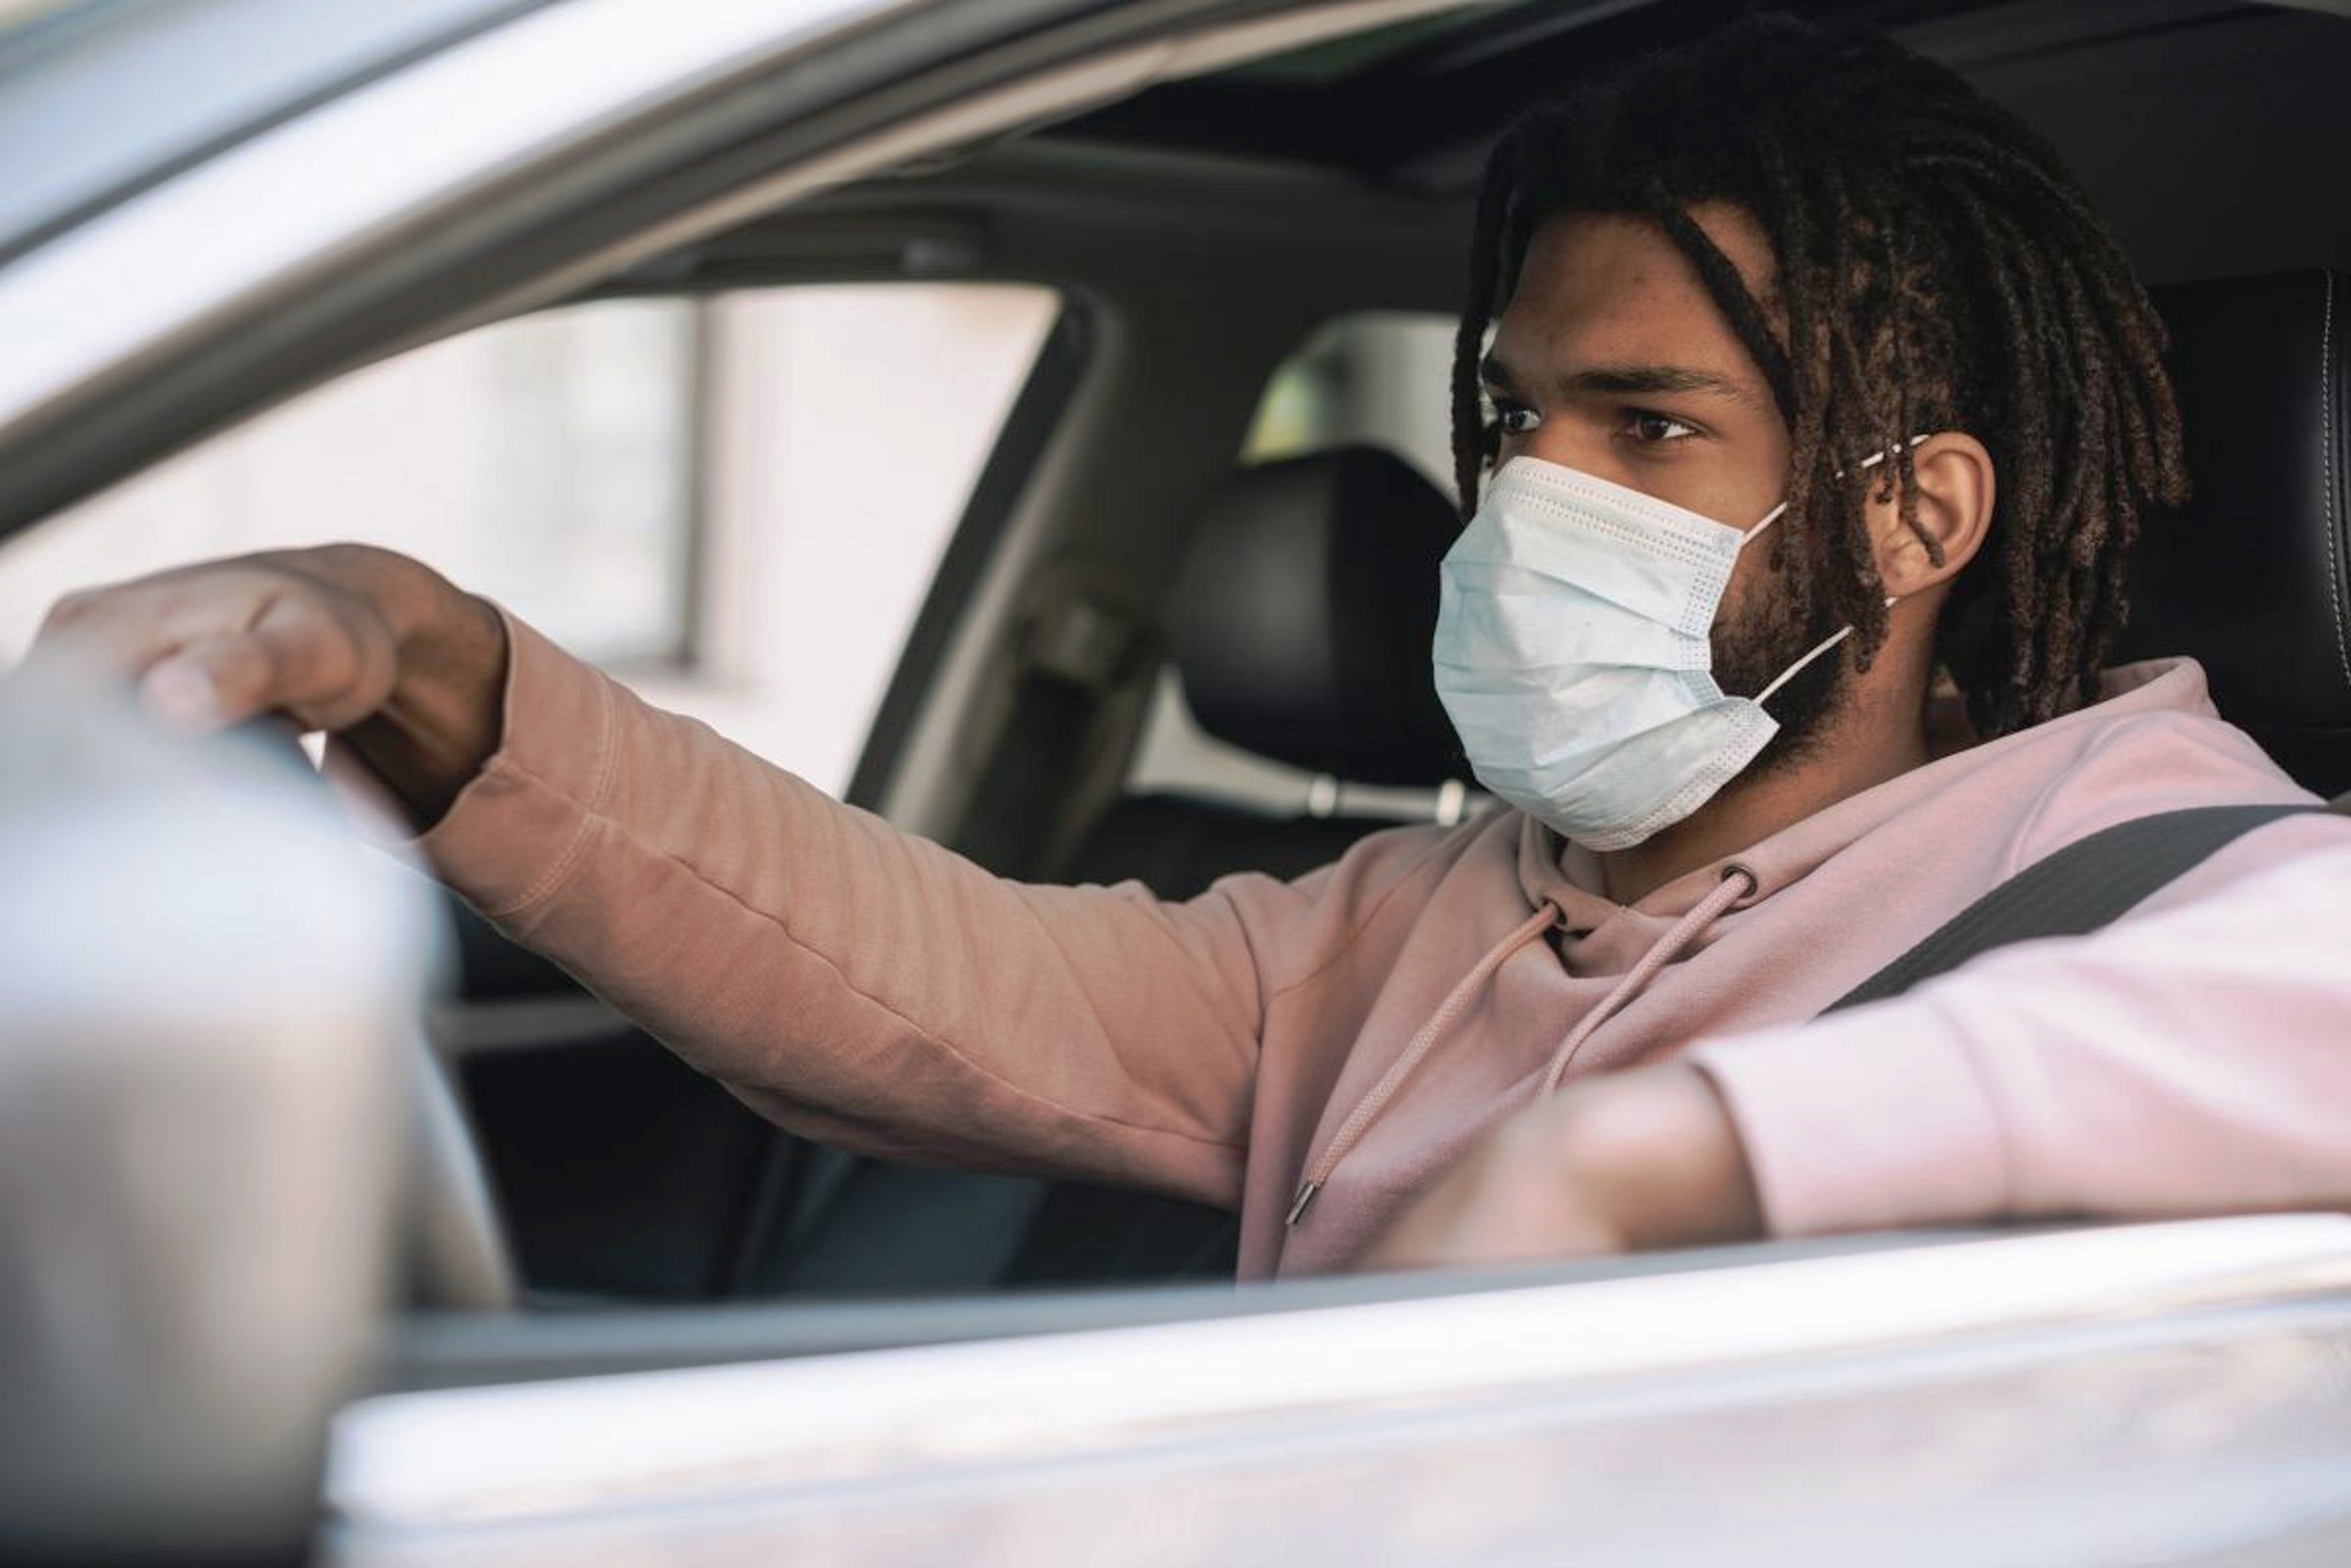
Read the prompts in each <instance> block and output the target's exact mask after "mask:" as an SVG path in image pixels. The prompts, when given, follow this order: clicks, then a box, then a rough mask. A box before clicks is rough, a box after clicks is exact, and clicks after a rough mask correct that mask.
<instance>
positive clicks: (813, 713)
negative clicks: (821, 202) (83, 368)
mask: <svg viewBox="0 0 2351 1568" xmlns="http://www.w3.org/2000/svg"><path fill="white" fill-rule="evenodd" d="M1057 310H1058V297H1057V296H1056V295H1054V294H1053V293H1052V292H1051V291H1049V290H1045V289H1037V288H1020V287H998V286H987V287H976V286H975V287H966V286H953V287H949V286H943V285H935V284H884V285H853V286H851V285H842V286H824V287H795V288H789V289H769V290H755V291H744V292H741V293H737V294H731V295H724V296H720V297H717V298H714V299H711V300H707V301H684V300H644V301H638V300H630V301H609V302H600V303H595V304H589V305H581V306H574V307H566V308H563V309H554V310H549V311H545V312H542V313H540V314H537V315H533V316H529V317H525V318H522V319H519V320H515V321H511V322H503V323H500V324H498V325H495V326H491V327H485V328H482V329H480V330H478V331H475V332H471V333H467V334H464V335H463V336H460V337H457V338H454V339H451V340H449V341H447V342H445V343H440V344H436V345H433V346H431V347H428V348H424V349H419V350H417V351H414V352H413V353H410V354H407V355H404V356H400V357H398V358H395V359H391V360H388V361H386V362H384V363H383V364H380V365H376V366H372V367H370V368H367V369H364V370H360V371H358V372H355V373H354V374H352V375H349V376H346V377H344V378H343V379H341V380H339V381H337V382H335V383H333V384H331V385H329V386H327V387H324V388H321V389H320V390H318V391H316V392H314V393H312V394H310V395H308V396H307V397H304V398H301V399H298V400H296V401H295V402H293V403H291V404H287V405H285V406H284V407H282V408H279V409H277V410H275V411H273V412H271V413H268V414H265V415H264V416H262V417H261V418H258V419H256V420H254V421H252V422H251V423H249V424H247V425H245V426H244V427H242V428H240V429H238V430H235V431H232V432H230V433H229V434H227V435H225V436H222V437H220V438H218V439H216V440H215V441H213V442H211V443H208V444H207V445H205V446H203V447H200V448H198V449H196V450H194V451H190V452H187V453H184V454H182V455H181V456H179V457H177V458H174V459H171V460H169V461H168V462H165V463H163V464H160V465H159V466H157V467H156V468H154V469H152V470H150V471H149V472H147V473H145V474H143V475H141V476H139V477H137V478H135V479H133V480H131V481H129V482H127V483H125V484H123V485H121V486H119V487H117V488H116V489H115V490H113V491H112V492H109V493H108V494H106V495H104V496H101V497H99V498H97V499H93V500H91V501H89V502H87V503H85V504H83V505H81V506H79V507H76V508H74V509H72V510H71V511H68V512H64V513H61V514H59V515H58V516H56V517H53V518H50V519H48V520H47V521H45V522H44V523H42V524H40V525H39V526H38V527H36V528H33V529H31V530H28V531H26V532H25V533H24V534H21V535H19V536H18V537H17V538H15V539H13V540H11V541H9V542H7V543H6V544H0V664H4V663H6V662H9V661H13V659H14V658H15V657H16V656H17V655H18V654H19V653H21V652H22V651H23V649H24V646H25V644H26V643H28V642H29V641H31V638H32V635H33V632H34V631H35V630H36V629H37V627H38V626H39V623H40V618H41V616H42V614H43V613H44V612H45V610H46V609H47V607H48V606H49V604H51V603H52V602H54V601H55V600H56V599H57V598H58V597H59V596H60V595H61V594H65V593H68V592H70V591H72V590H73V589H77V588H83V587H88V586H90V585H93V584H98V583H106V582H117V581H120V580H122V579H125V578H129V577H135V576H140V575H143V574H145V573H148V572H153V571H157V570H161V569H163V568H165V567H168V566H173V565H178V564H182V563H185V562H188V561H193V560H202V559H206V558H210V557H214V556H219V555H224V554H233V553H239V552H243V551H248V550H256V549H265V548H275V547H282V546H299V545H310V544H320V543H325V542H328V541H332V540H356V541H360V542H364V543H369V544H377V545H383V546H389V547H391V548H394V549H399V550H402V551H404V552H406V553H408V554H410V555H414V556H417V557H418V558H420V559H422V560H424V561H426V562H428V563H430V564H431V565H433V566H434V567H436V568H437V569H439V570H440V571H442V572H443V573H445V574H446V575H448V576H449V577H450V578H452V579H453V580H455V581H456V582H458V583H460V584H462V585H463V586H465V587H467V588H469V589H472V590H474V591H475V592H478V593H482V594H488V595H490V596H491V597H493V598H496V599H497V600H499V601H500V602H501V603H503V604H504V605H505V606H506V607H507V608H509V609H510V610H512V611H513V612H514V613H516V614H517V615H520V616H521V617H522V618H523V619H525V620H527V621H529V622H531V623H532V624H534V625H535V626H537V627H539V628H540V629H541V630H542V631H545V632H547V633H548V634H549V635H550V636H552V637H553V638H554V639H555V640H556V641H559V642H561V643H563V644H564V645H565V646H567V647H570V648H571V649H572V650H573V651H575V652H578V653H580V654H581V655H583V656H585V657H588V658H592V659H596V660H598V661H600V662H601V663H603V664H604V665H605V666H606V667H607V668H610V669H612V670H613V671H614V672H615V673H616V674H619V675H620V676H622V678H623V679H626V680H628V681H630V682H631V683H632V684H633V685H635V686H637V687H638V688H639V689H641V690H643V691H644V692H645V693H646V694H647V695H648V696H649V697H651V698H652V699H653V700H655V701H658V702H660V703H662V704H663V705H665V706H669V707H673V708H676V709H679V710H680V711H683V712H687V713H691V714H693V715H695V716H696V717H698V718H702V719H705V720H707V721H709V722H710V723H712V724H714V725H716V726H717V727H718V728H720V729H721V730H722V731H724V732H725V733H727V734H728V735H730V736H734V737H736V738H737V739H739V740H741V741H743V742H744V744H746V745H749V746H750V747H752V748H753V749H754V750H757V751H760V752H762V753H764V754H765V755H767V756H769V757H770V758H772V759H773V760H775V761H778V762H780V763H782V764H784V765H785V766H787V767H791V768H792V769H794V770H795V771H797V772H799V773H801V774H802V775H803V776H804V777H806V778H808V779H809V780H811V781H812V782H813V783H815V784H819V785H821V786H823V787H825V788H828V789H835V790H838V789H839V788H840V787H841V786H842V785H843V784H845V783H846V782H847V779H848V776H849V773H850V771H851V769H852V768H853V767H854V766H855V763H856V758H857V753H858V750H859V748H860V747H861V746H862V744H863V741H864V736H865V734H866V731H867V730H868V729H869V728H870V727H871V724H872V720H873V714H874V712H875V710H876V709H877V708H878V706H879V705H880V702H881V698H882V694H883V691H884V689H886V687H887V686H888V680H889V676H890V673H891V671H892V670H893V669H894V668H895V666H896V663H897V658H898V654H899V651H900V649H901V648H902V647H903V645H904V642H905V640H906V635H907V632H908V630H909V629H910V627H911V625H912V623H913V618H914V616H915V614H916V612H917V611H918V610H919V609H920V607H921V605H922V601H923V597H924V595H925V594H926V592H927V591H928V589H929V586H930V582H931V579H932V576H933V575H934V573H935V572H936V567H937V563H938V558H939V555H940V553H941V552H942V551H943V549H944V548H945V546H946V542H947V538H948V536H949V534H950V533H951V532H952V530H953V528H954V525H955V522H956V520H957V519H958V518H959V517H960V516H961V515H962V512H963V507H964V503H965V500H966V499H967V497H968V496H969V494H970V491H971V488H972V485H973V483H974V482H975V481H976V479H977V478H978V475H979V471H980V468H981V465H982V464H983V463H984V461H985V460H986V457H987V454H988V452H989V451H990V450H991V449H992V448H993V446H994V443H995V438H996V435H997V433H998V431H999V429H1000V427H1001V426H1002V423H1003V421H1004V418H1005V416H1006V414H1007V413H1008V412H1009V409H1010V406H1011V403H1012V400H1013V398H1014V397H1015V395H1016V394H1017V393H1018V391H1019V388H1020V386H1021V383H1022V381H1023V380H1024V379H1025V377H1026V375H1027V373H1028V371H1029V368H1030V366H1031V364H1032V362H1033V361H1034V359H1035V356H1036V354H1037V351H1038V348H1039V346H1040V345H1041V343H1042V342H1043V339H1044V335H1045V333H1046V331H1047V330H1048V329H1049V328H1050V326H1051V324H1052V321H1053V318H1054V316H1055V314H1056V312H1057Z"/></svg>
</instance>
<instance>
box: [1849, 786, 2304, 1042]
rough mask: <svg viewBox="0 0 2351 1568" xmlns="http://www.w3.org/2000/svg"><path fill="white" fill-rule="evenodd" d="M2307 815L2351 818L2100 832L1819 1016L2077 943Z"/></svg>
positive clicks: (2195, 823) (2292, 809)
mask: <svg viewBox="0 0 2351 1568" xmlns="http://www.w3.org/2000/svg"><path fill="white" fill-rule="evenodd" d="M2314 811H2331V812H2334V813H2336V814H2338V815H2345V816H2351V795H2345V796H2343V797H2342V798H2341V799H2338V800H2336V801H2335V802H2334V803H2333V804H2331V805H2327V806H2191V807H2188V808H2187V809H2185V810H2183V811H2166V812H2160V813H2158V814H2156V815H2155V816H2152V817H2139V818H2136V819H2135V820H2133V821H2130V822H2124V823H2117V824H2115V825H2114V826H2113V827H2111V828H2105V829H2101V830H2099V831H2098V832H2094V833H2091V834H2090V835H2089V836H2088V837H2087V838H2084V839H2082V840H2080V841H2079V842H2077V843H2072V844H2068V845H2066V847H2065V848H2063V849H2060V850H2058V851H2057V852H2056V853H2055V854H2053V855H2049V856H2047V857H2045V858H2044V859H2041V860H2039V861H2036V862H2035V863H2034V864H2032V865H2030V866H2028V867H2026V868H2025V869H2024V870H2023V871H2021V872H2019V873H2017V874H2016V875H2015V876H2014V877H2011V878H2009V879H2007V880H2006V881H2004V882H2002V883H2000V884H1999V885H1998V886H1997V887H1994V888H1993V889H1992V890H1991V892H1989V893H1986V894H1985V895H1984V896H1983V897H1982V898H1979V899H1977V900H1976V901H1975V902H1974V903H1973V904H1970V905H1969V906H1968V907H1967V908H1966V909H1963V910H1961V911H1960V912H1959V913H1958V914H1957V915H1955V916H1953V917H1952V918H1951V919H1950V920H1948V921H1947V922H1945V923H1944V924H1943V927H1941V928H1940V929H1938V930H1936V931H1935V932H1934V933H1933V934H1932V935H1930V936H1928V937H1927V938H1926V939H1925V940H1924V941H1922V942H1920V943H1919V944H1918V945H1917V946H1916V947H1913V948H1911V949H1910V951H1908V952H1907V953H1904V954H1902V955H1901V957H1899V958H1897V959H1895V961H1894V962H1893V963H1891V964H1889V965H1887V966H1886V967H1885V968H1884V969H1882V970H1880V971H1878V973H1877V974H1872V975H1871V976H1870V977H1869V978H1868V979H1866V980H1863V981H1862V982H1861V983H1860V984H1859V985H1856V986H1854V987H1853V988H1852V989H1851V990H1850V991H1847V993H1846V994H1845V995H1844V996H1842V997H1840V998H1838V999H1837V1000H1836V1001H1835V1002H1834V1003H1832V1004H1830V1006H1829V1007H1828V1008H1827V1009H1826V1013H1839V1012H1843V1011H1844V1010H1845V1009H1847V1008H1848V1007H1859V1006H1861V1005H1862V1004H1863V1003H1865V1002H1882V1001H1884V1000H1886V999H1887V998H1888V997H1893V996H1899V995H1901V994H1902V993H1903V992H1904V991H1907V990H1908V989H1910V987H1911V986H1913V985H1916V984H1917V983H1918V982H1919V981H1921V980H1924V979H1930V978H1932V977H1934V976H1935V975H1938V974H1944V973H1946V972H1948V971H1950V970H1954V969H1957V968H1958V967H1959V966H1960V965H1962V964H1964V963H1966V962H1967V961H1968V960H1969V959H1971V958H1974V957H1976V956H1977V955H1978V954H1981V953H1988V952H1990V951H1991V950H1992V949H1993V948H1995V947H2005V946H2007V945H2008V944H2009V943H2010V942H2026V941H2031V940H2033V939H2035V938H2036V937H2041V936H2082V935H2086V934H2087V933H2088V932H2090V931H2094V930H2096V929H2098V928H2099V927H2103V926H2106V925H2109V924H2111V923H2112V922H2114V921H2115V920H2117V919H2119V918H2121V917H2122V916H2123V915H2124V914H2126V913H2128V912H2129V911H2130V910H2132V909H2133V908H2135V907H2136V906H2137V905H2138V904H2139V903H2141V902H2142V901H2144V900H2145V899H2146V898H2148V897H2149V896H2151V895H2152V894H2153V893H2155V892H2156V891H2157V890H2158V889H2159V888H2162V887H2165V886H2167V885H2169V884H2170V883H2172V882H2173V881H2176V880H2178V879H2180V878H2181V877H2183V876H2185V875H2186V874H2187V873H2188V872H2190V871H2192V870H2194V869H2195V868H2196V867H2198V866H2200V865H2202V864H2203V863H2204V862H2205V861H2206V860H2208V859H2210V858H2211V857H2212V856H2213V855H2214V854H2215V853H2217V852H2218V851H2219V850H2221V849H2223V848H2224V847H2226V846H2227V845H2229V844H2231V843H2234V842H2235V841H2236V840H2237V839H2239V838H2241V837H2243V836H2244V835H2245V834H2246V833H2249V832H2252V831H2253V830H2254V829H2256V828H2261V827H2266V826H2267V825H2268V824H2270V823H2273V822H2277V821H2279V819H2280V818H2284V817H2296V816H2302V815H2304V814H2306V813H2309V812H2314ZM1824 1016H1825V1014H1824Z"/></svg>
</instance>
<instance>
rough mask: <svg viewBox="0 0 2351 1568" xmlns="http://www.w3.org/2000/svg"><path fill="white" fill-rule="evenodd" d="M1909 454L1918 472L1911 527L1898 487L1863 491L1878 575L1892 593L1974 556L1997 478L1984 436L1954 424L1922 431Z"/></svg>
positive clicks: (1945, 573) (1919, 586) (1919, 585)
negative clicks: (1932, 431) (1915, 521)
mask: <svg viewBox="0 0 2351 1568" xmlns="http://www.w3.org/2000/svg"><path fill="white" fill-rule="evenodd" d="M1910 462H1911V466H1912V468H1913V470H1914V471H1915V472H1916V473H1917V475H1918V526H1917V527H1916V528H1913V527H1911V526H1910V524H1908V523H1906V522H1904V521H1903V520H1902V508H1901V499H1900V496H1899V493H1898V492H1897V493H1896V494H1895V495H1892V496H1889V497H1887V499H1883V500H1881V499H1879V494H1880V492H1879V490H1878V489H1877V488H1875V487H1873V488H1872V490H1871V492H1870V498H1869V537H1870V538H1871V539H1872V540H1873V541H1875V542H1876V546H1877V557H1878V575H1879V576H1880V577H1881V578H1882V579H1883V580H1884V582H1885V584H1886V592H1887V593H1888V594H1893V595H1894V596H1895V597H1896V598H1907V597H1909V596H1910V595H1911V594H1918V593H1921V592H1923V591H1925V590H1927V589H1930V588H1933V587H1935V586H1936V585H1937V584H1940V583H1947V582H1949V581H1950V580H1951V579H1952V578H1954V577H1956V576H1958V575H1959V569H1960V568H1961V567H1963V566H1965V565H1966V564H1967V563H1968V562H1969V561H1971V560H1973V559H1975V556H1976V551H1978V550H1980V549H1982V548H1983V547H1984V539H1985V536H1986V535H1987V534H1989V533H1990V532H1991V504H1992V499H1993V497H1994V495H1995V493H1996V486H1997V481H1998V476H1997V475H1996V474H1995V473H1994V472H1993V469H1992V465H1991V452H1990V451H1986V450H1985V446H1984V443H1982V442H1980V441H1978V440H1977V439H1976V438H1975V437H1973V436H1970V435H1967V434H1965V433H1963V432H1961V431H1956V430H1945V431H1940V432H1938V433H1937V434H1935V435H1932V436H1929V437H1928V438H1927V439H1926V440H1925V441H1923V442H1921V443H1919V445H1918V446H1917V447H1915V448H1914V449H1912V451H1911V453H1910ZM1930 541H1932V545H1931V546H1930V543H1929V542H1930Z"/></svg>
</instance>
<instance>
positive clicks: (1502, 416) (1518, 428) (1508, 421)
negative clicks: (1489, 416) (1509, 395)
mask: <svg viewBox="0 0 2351 1568" xmlns="http://www.w3.org/2000/svg"><path fill="white" fill-rule="evenodd" d="M1494 422H1495V423H1496V424H1498V425H1500V426H1501V427H1502V428H1503V429H1504V430H1505V431H1507V432H1508V433H1510V434H1511V435H1513V436H1523V435H1527V434H1529V433H1531V432H1532V431H1533V430H1534V428H1535V427H1536V426H1537V425H1539V424H1541V423H1542V422H1543V417H1542V415H1540V414H1538V413H1536V412H1535V410H1534V409H1532V408H1529V407H1528V406H1527V405H1526V404H1522V403H1498V404H1495V405H1494Z"/></svg>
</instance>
